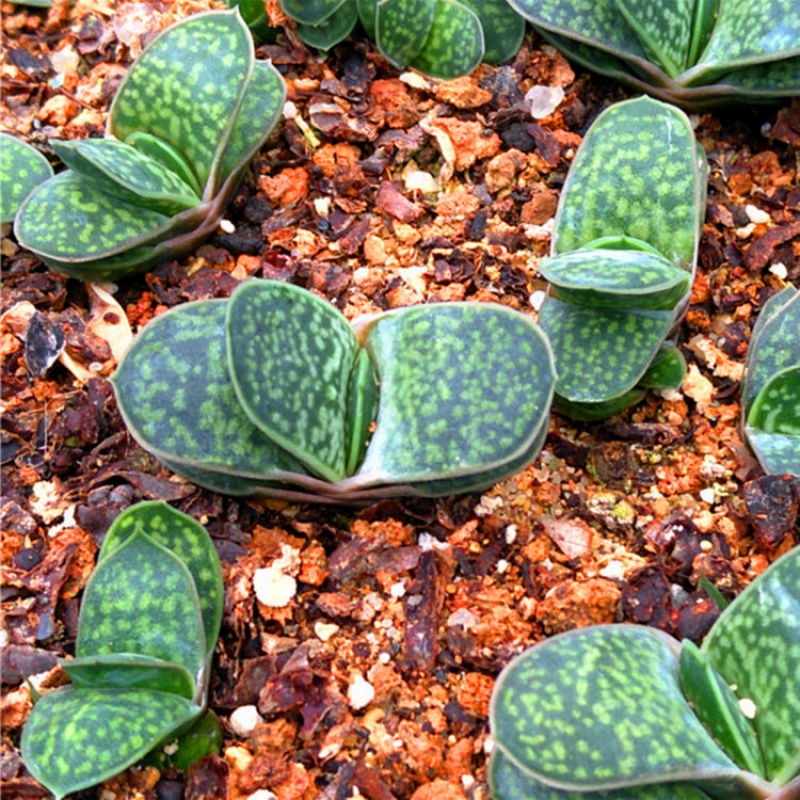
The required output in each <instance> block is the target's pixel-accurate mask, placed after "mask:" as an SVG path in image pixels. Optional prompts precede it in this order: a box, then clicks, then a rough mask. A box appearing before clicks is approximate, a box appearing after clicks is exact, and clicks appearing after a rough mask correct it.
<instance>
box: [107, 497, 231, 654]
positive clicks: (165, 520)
mask: <svg viewBox="0 0 800 800" xmlns="http://www.w3.org/2000/svg"><path fill="white" fill-rule="evenodd" d="M139 528H141V529H142V530H144V531H145V532H146V533H147V535H148V536H150V537H151V538H152V539H153V540H154V541H156V542H158V543H159V544H160V545H162V546H163V547H166V548H167V550H169V551H170V552H172V553H174V554H175V555H176V556H177V557H178V558H179V559H180V560H181V561H182V562H183V563H184V564H185V565H186V568H187V569H188V570H189V572H190V573H191V576H192V579H193V580H194V584H195V587H196V588H197V594H198V596H199V599H200V611H201V613H202V615H203V628H204V630H205V635H206V646H207V648H208V650H209V652H211V651H213V649H214V647H215V645H216V642H217V636H218V635H219V626H220V623H221V621H222V605H223V599H224V598H223V594H224V588H223V585H222V568H221V567H220V563H219V556H218V555H217V551H216V549H215V548H214V543H213V542H212V541H211V537H210V536H209V535H208V531H207V530H206V529H205V528H204V527H203V526H202V525H201V524H200V523H199V522H197V520H195V519H194V518H193V517H190V516H189V515H188V514H184V513H183V512H182V511H178V510H177V509H174V508H172V507H171V506H169V505H167V504H166V503H164V502H161V501H151V502H143V503H136V505H133V506H131V507H130V508H128V509H126V510H125V511H123V512H122V513H121V514H120V515H119V516H118V517H117V518H116V519H115V520H114V522H113V523H112V525H111V527H110V528H109V529H108V531H107V533H106V536H105V539H103V546H102V548H101V550H100V556H99V560H100V561H103V560H104V559H106V558H109V557H111V556H112V555H113V554H114V553H115V552H116V551H117V550H118V549H119V548H120V547H121V546H122V545H123V544H124V543H125V542H126V541H127V540H128V539H129V538H130V537H131V536H132V535H133V534H134V533H135V532H136V530H138V529H139Z"/></svg>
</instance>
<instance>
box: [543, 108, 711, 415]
mask: <svg viewBox="0 0 800 800" xmlns="http://www.w3.org/2000/svg"><path fill="white" fill-rule="evenodd" d="M705 169H706V167H705V158H704V156H703V155H701V152H700V149H699V146H698V145H697V144H696V142H695V138H694V134H693V132H692V127H691V124H690V123H689V120H688V119H687V117H686V115H685V114H684V113H683V112H682V111H680V110H679V109H677V108H675V107H674V106H670V105H667V104H665V103H662V102H660V101H658V100H652V99H650V98H647V97H641V98H637V99H634V100H626V101H625V102H622V103H617V104H615V105H613V106H611V107H610V108H608V109H606V110H605V111H604V112H603V113H602V114H601V115H600V116H599V117H598V118H597V119H596V120H595V122H594V124H593V125H592V126H591V128H590V129H589V131H588V133H587V134H586V136H585V138H584V140H583V142H582V143H581V146H580V147H579V148H578V152H577V153H576V155H575V159H574V161H573V163H572V166H571V167H570V171H569V173H568V175H567V180H566V182H565V184H564V188H563V190H562V193H561V197H560V200H559V205H558V210H557V212H556V220H555V231H554V233H553V238H552V245H551V256H550V257H549V258H544V259H542V261H541V262H540V265H539V270H540V272H541V274H542V275H543V276H544V277H545V278H547V280H548V281H549V282H550V288H549V292H548V296H547V297H546V299H545V301H544V304H543V306H542V309H541V314H540V318H539V322H540V324H541V326H542V328H543V329H544V331H545V333H546V334H547V336H548V337H549V339H550V343H551V345H552V346H553V351H554V352H555V355H556V365H557V368H558V384H557V386H556V399H555V403H554V408H555V409H556V410H558V411H560V412H562V413H565V414H567V415H569V416H572V417H575V418H577V419H587V420H591V419H601V418H604V417H607V416H610V415H611V414H614V413H617V412H619V411H621V410H622V409H623V408H625V407H626V406H628V405H631V404H632V403H635V402H638V401H639V400H640V399H641V398H642V396H643V395H644V391H645V389H647V388H669V387H675V386H678V385H680V383H681V381H682V379H683V373H684V371H685V364H684V361H683V356H682V355H681V354H680V352H679V351H678V350H677V348H676V347H674V346H673V345H671V344H670V343H668V342H667V337H668V336H669V334H670V331H671V330H672V329H673V327H674V326H675V324H676V321H677V320H678V319H679V316H680V315H681V313H682V312H683V310H684V308H685V306H686V303H687V301H688V297H689V292H690V289H691V282H692V277H693V274H694V269H695V261H696V254H697V246H698V242H699V238H700V228H701V225H702V220H703V215H704V213H705Z"/></svg>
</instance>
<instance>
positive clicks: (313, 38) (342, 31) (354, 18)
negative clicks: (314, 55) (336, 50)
mask: <svg viewBox="0 0 800 800" xmlns="http://www.w3.org/2000/svg"><path fill="white" fill-rule="evenodd" d="M357 22H358V12H357V11H356V4H355V2H353V0H347V2H344V3H342V5H340V6H339V8H337V9H336V11H334V12H333V14H331V15H330V16H329V17H327V18H326V19H324V20H323V21H322V22H318V23H317V24H316V25H298V26H297V35H298V36H299V37H300V38H301V39H302V40H303V41H304V42H305V43H306V44H307V45H308V46H309V47H316V48H317V49H319V50H329V49H330V48H331V47H334V46H335V45H337V44H339V42H341V41H343V40H344V39H346V38H347V37H348V36H349V35H350V34H351V33H352V32H353V28H355V26H356V23H357Z"/></svg>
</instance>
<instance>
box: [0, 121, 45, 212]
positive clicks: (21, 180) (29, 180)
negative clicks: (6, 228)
mask: <svg viewBox="0 0 800 800" xmlns="http://www.w3.org/2000/svg"><path fill="white" fill-rule="evenodd" d="M52 177H53V168H52V167H51V166H50V162H49V161H48V160H47V159H46V158H45V157H44V156H43V155H42V154H41V153H40V152H39V151H38V150H37V149H36V148H35V147H32V146H31V145H29V144H27V143H26V142H23V141H22V139H17V138H16V136H11V135H10V134H7V133H0V187H2V190H3V191H2V195H0V222H13V221H14V217H15V216H16V214H17V211H19V207H20V206H21V205H22V203H23V202H24V200H25V198H26V197H27V196H28V195H29V194H30V193H31V192H32V191H33V190H34V189H35V188H36V187H37V186H38V185H39V184H40V183H44V181H46V180H47V179H48V178H52Z"/></svg>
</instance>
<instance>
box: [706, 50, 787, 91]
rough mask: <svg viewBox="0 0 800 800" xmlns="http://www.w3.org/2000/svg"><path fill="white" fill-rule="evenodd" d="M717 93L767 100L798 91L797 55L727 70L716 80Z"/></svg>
mask: <svg viewBox="0 0 800 800" xmlns="http://www.w3.org/2000/svg"><path fill="white" fill-rule="evenodd" d="M716 83H717V86H718V92H719V94H720V95H721V96H723V97H725V96H726V95H727V96H730V97H732V98H741V99H748V98H749V99H752V100H756V101H762V102H763V101H769V100H772V99H779V98H781V97H791V96H794V95H797V94H800V57H798V56H795V57H794V58H784V59H781V60H780V61H774V62H768V63H765V64H752V65H750V66H748V67H743V68H740V69H736V70H734V71H733V72H727V73H725V74H724V75H721V76H720V77H718V78H717V79H716Z"/></svg>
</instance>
